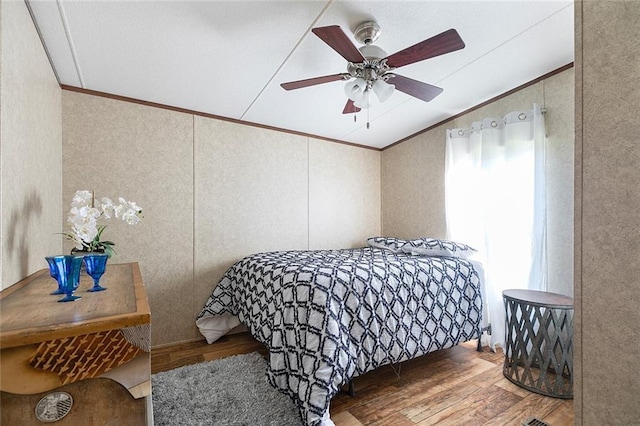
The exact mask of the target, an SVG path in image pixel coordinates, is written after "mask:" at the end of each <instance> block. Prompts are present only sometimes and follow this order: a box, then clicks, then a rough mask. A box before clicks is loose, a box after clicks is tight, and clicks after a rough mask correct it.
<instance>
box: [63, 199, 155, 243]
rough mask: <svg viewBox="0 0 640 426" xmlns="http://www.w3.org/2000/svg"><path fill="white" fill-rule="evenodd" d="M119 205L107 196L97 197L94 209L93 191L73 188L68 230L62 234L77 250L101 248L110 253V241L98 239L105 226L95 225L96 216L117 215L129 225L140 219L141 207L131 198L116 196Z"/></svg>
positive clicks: (107, 217)
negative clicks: (128, 199)
mask: <svg viewBox="0 0 640 426" xmlns="http://www.w3.org/2000/svg"><path fill="white" fill-rule="evenodd" d="M118 201H119V203H120V204H117V205H116V204H115V203H114V202H113V201H112V200H111V199H110V198H108V197H103V198H101V199H100V204H99V206H98V208H96V207H94V202H95V199H94V194H93V193H92V192H91V191H76V193H75V194H74V196H73V199H72V201H71V209H70V210H69V215H68V216H67V222H68V223H69V225H70V226H71V232H70V233H68V234H66V235H67V238H69V239H70V240H71V241H73V243H74V245H75V248H76V249H77V250H83V249H84V250H87V249H88V250H90V251H91V250H96V249H102V250H107V252H111V253H113V248H112V246H113V243H111V242H109V241H98V240H99V239H100V238H101V237H100V235H101V234H102V232H103V231H104V229H105V228H106V225H98V219H99V218H100V217H104V218H105V219H111V218H112V217H116V218H120V219H122V220H123V221H125V222H127V223H128V224H129V225H135V224H137V223H138V222H140V220H141V219H142V208H141V207H140V206H138V205H137V204H136V203H135V202H133V201H127V200H125V199H124V198H123V197H119V198H118Z"/></svg>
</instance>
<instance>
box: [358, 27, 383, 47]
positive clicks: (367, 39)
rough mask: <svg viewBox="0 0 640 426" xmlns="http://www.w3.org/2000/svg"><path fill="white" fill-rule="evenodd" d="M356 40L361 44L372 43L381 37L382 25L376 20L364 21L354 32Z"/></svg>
mask: <svg viewBox="0 0 640 426" xmlns="http://www.w3.org/2000/svg"><path fill="white" fill-rule="evenodd" d="M353 35H354V36H355V38H356V40H357V41H358V42H359V43H361V44H365V45H366V44H371V43H373V42H374V41H376V40H377V39H378V37H380V27H379V26H378V24H377V23H375V22H374V21H367V22H363V23H362V24H360V25H358V28H356V30H355V31H354V32H353Z"/></svg>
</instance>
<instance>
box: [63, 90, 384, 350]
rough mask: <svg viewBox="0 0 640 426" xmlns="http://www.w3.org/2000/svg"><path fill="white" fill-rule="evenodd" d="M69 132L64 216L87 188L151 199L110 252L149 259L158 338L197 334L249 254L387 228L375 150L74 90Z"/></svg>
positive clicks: (357, 238)
mask: <svg viewBox="0 0 640 426" xmlns="http://www.w3.org/2000/svg"><path fill="white" fill-rule="evenodd" d="M63 140H64V145H63V146H64V158H63V170H64V198H63V201H64V206H63V210H64V212H65V217H64V218H63V220H66V211H67V210H68V204H69V202H70V200H71V196H72V195H73V192H74V191H76V190H78V189H92V190H95V191H96V193H97V194H98V195H100V196H104V195H106V196H111V197H112V198H113V197H117V196H120V195H121V196H124V197H125V198H127V199H131V200H134V201H136V202H137V203H138V204H139V205H140V206H142V207H143V209H144V215H145V219H144V221H143V222H141V223H140V224H139V225H136V226H135V227H129V226H127V225H125V224H124V223H122V222H120V223H118V222H111V223H110V224H109V226H108V228H107V230H106V231H105V232H106V234H105V237H108V238H109V239H112V240H114V241H115V242H116V244H117V245H116V250H117V251H118V255H117V256H116V257H115V258H114V259H113V260H112V261H114V262H129V261H138V262H140V267H141V269H142V275H143V279H144V282H145V285H146V288H147V292H148V295H149V302H150V305H151V312H152V318H153V327H152V333H153V336H152V337H153V344H154V345H160V344H167V343H174V342H179V341H185V340H191V339H196V338H199V337H200V335H199V333H198V331H197V329H196V327H195V317H196V315H197V314H198V313H199V311H200V309H202V306H203V305H204V303H205V302H206V300H207V298H208V296H209V294H210V293H211V291H212V289H213V287H214V286H215V284H216V283H217V282H218V280H219V279H220V277H221V276H222V274H223V273H224V271H225V270H226V268H228V267H229V266H231V264H232V263H233V262H235V261H237V260H239V259H240V258H242V257H244V256H246V255H249V254H251V253H256V252H261V251H273V250H292V249H309V248H311V249H315V248H327V247H332V248H338V247H351V246H357V245H360V246H361V245H364V244H365V239H366V238H367V237H369V236H372V235H378V234H379V233H380V228H381V227H380V152H378V151H373V150H367V149H362V148H356V147H352V146H344V145H340V144H335V143H329V142H324V141H319V140H313V139H309V138H307V137H303V136H298V135H291V134H288V133H282V132H276V131H272V130H265V129H260V128H256V127H250V126H245V125H240V124H235V123H230V122H226V121H219V120H213V119H210V118H204V117H200V116H193V115H189V114H182V113H177V112H173V111H167V110H163V109H157V108H152V107H148V106H142V105H136V104H131V103H126V102H121V101H116V100H112V99H105V98H100V97H95V96H91V95H87V94H79V93H76V92H70V91H63ZM88 158H91V159H93V165H92V166H91V165H90V164H89V162H88ZM96 159H97V160H96ZM105 223H107V222H105ZM65 247H66V248H67V249H70V246H69V244H66V246H65Z"/></svg>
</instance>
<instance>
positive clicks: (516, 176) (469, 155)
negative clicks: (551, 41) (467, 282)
mask: <svg viewBox="0 0 640 426" xmlns="http://www.w3.org/2000/svg"><path fill="white" fill-rule="evenodd" d="M544 147H545V127H544V117H543V115H542V113H541V111H540V108H539V107H538V105H535V104H534V105H533V110H532V111H516V112H512V113H509V114H508V115H507V116H505V117H504V118H501V119H494V118H487V119H484V120H483V121H482V122H474V123H473V124H472V126H471V128H470V129H448V130H447V151H446V166H445V197H446V198H445V200H446V218H447V232H448V238H449V239H451V240H454V241H460V242H463V243H466V244H469V245H470V246H472V247H474V248H476V249H477V250H478V258H479V260H480V261H482V263H483V266H484V270H485V279H486V288H485V298H484V302H485V314H486V315H488V322H489V323H490V324H491V340H490V344H491V347H492V348H494V349H495V345H496V344H499V345H501V346H503V347H504V340H505V324H504V321H505V319H504V317H505V314H504V304H503V301H502V291H503V290H506V289H510V288H522V289H532V290H546V275H547V274H546V271H547V265H546V194H545V169H544V167H545V166H544V158H545V157H544Z"/></svg>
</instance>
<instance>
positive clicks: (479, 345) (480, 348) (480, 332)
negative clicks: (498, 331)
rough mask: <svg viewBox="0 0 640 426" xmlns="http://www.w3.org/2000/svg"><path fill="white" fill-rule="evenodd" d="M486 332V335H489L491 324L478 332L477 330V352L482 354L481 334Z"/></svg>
mask: <svg viewBox="0 0 640 426" xmlns="http://www.w3.org/2000/svg"><path fill="white" fill-rule="evenodd" d="M485 331H486V332H487V334H489V335H491V324H489V325H488V326H486V327H485V328H481V329H480V330H478V349H477V351H478V352H483V351H482V333H484V332H485Z"/></svg>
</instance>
